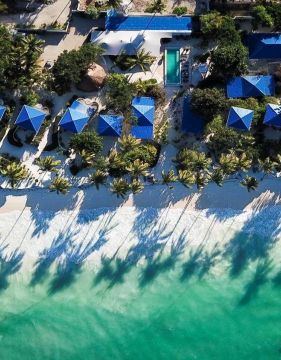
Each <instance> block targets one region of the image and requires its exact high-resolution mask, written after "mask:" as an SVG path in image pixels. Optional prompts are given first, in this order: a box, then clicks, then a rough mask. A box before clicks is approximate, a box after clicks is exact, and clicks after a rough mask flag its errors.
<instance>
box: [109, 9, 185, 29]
mask: <svg viewBox="0 0 281 360" xmlns="http://www.w3.org/2000/svg"><path fill="white" fill-rule="evenodd" d="M105 29H106V30H109V31H142V30H143V31H144V30H153V31H170V32H173V31H177V32H191V30H192V17H190V16H180V17H178V16H159V15H156V16H155V15H145V16H140V15H130V16H118V15H116V13H112V15H111V13H108V15H107V17H106V21H105Z"/></svg>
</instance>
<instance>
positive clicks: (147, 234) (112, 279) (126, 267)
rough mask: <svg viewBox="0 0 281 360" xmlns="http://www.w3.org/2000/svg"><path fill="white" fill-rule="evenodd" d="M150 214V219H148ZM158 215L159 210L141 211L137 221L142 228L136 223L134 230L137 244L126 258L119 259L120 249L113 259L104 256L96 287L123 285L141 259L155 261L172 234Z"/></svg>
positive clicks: (95, 283)
mask: <svg viewBox="0 0 281 360" xmlns="http://www.w3.org/2000/svg"><path fill="white" fill-rule="evenodd" d="M144 213H145V214H144ZM148 214H149V217H147V215H148ZM156 214H158V210H157V209H153V210H152V212H151V210H150V209H143V210H141V212H140V214H139V217H138V216H137V220H136V221H137V223H139V225H140V226H139V227H138V225H137V223H135V224H134V226H133V229H132V232H135V233H136V234H137V237H136V238H137V243H136V244H135V245H133V246H131V248H130V249H129V250H128V252H127V254H126V256H125V258H121V257H118V252H119V250H120V248H118V249H117V251H116V252H115V254H114V255H113V256H112V257H111V258H110V257H108V256H103V257H102V259H101V268H100V269H99V271H98V272H97V274H96V275H95V278H94V282H93V285H94V286H96V285H98V284H99V283H100V282H102V281H106V282H108V288H112V287H113V286H114V285H116V284H120V283H123V282H124V277H125V275H126V274H127V273H128V272H129V271H130V270H131V269H132V267H134V266H135V265H136V264H137V263H138V262H139V261H140V259H142V258H143V259H146V260H149V259H153V257H154V256H155V254H157V253H158V252H159V251H160V250H161V249H162V247H163V246H165V242H166V240H167V239H168V238H169V237H170V235H171V232H169V231H168V230H167V227H168V224H167V222H166V223H165V222H163V223H161V222H160V224H159V218H157V217H156V216H155V215H156ZM149 219H150V220H149ZM143 220H145V222H144V221H143ZM136 229H137V230H136Z"/></svg>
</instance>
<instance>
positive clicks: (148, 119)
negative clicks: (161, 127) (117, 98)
mask: <svg viewBox="0 0 281 360" xmlns="http://www.w3.org/2000/svg"><path fill="white" fill-rule="evenodd" d="M154 113H155V103H154V99H153V98H151V97H145V96H140V97H134V98H133V100H132V115H133V116H134V117H136V118H137V124H138V125H139V126H151V125H153V123H154Z"/></svg>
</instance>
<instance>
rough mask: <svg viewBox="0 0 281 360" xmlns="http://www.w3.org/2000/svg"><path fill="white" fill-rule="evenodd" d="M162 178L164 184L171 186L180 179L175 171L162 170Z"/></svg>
mask: <svg viewBox="0 0 281 360" xmlns="http://www.w3.org/2000/svg"><path fill="white" fill-rule="evenodd" d="M161 176H162V184H165V185H169V184H170V183H173V182H176V181H177V179H178V178H177V176H176V175H175V173H174V170H169V171H168V172H165V171H164V170H162V172H161ZM169 187H170V189H172V186H169Z"/></svg>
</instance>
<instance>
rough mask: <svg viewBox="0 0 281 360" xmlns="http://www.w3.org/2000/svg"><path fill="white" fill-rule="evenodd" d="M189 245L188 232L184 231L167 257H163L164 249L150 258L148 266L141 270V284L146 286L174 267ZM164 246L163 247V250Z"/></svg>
mask: <svg viewBox="0 0 281 360" xmlns="http://www.w3.org/2000/svg"><path fill="white" fill-rule="evenodd" d="M186 245H187V241H186V232H185V230H183V231H182V233H181V234H180V236H179V237H178V238H177V239H176V240H174V241H173V242H172V244H171V249H170V253H169V254H168V256H167V257H162V253H163V252H162V251H160V252H159V253H158V254H157V256H156V257H155V258H153V259H149V260H148V262H147V264H146V266H145V267H144V268H143V270H142V271H141V274H140V277H139V286H140V287H144V286H146V285H148V284H149V283H151V282H152V281H153V280H155V278H156V277H157V276H158V275H160V274H161V273H164V272H167V271H169V270H172V269H174V267H175V264H176V262H177V260H178V258H179V257H180V256H181V255H182V254H183V252H184V248H185V247H186ZM163 249H164V248H162V250H163Z"/></svg>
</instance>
